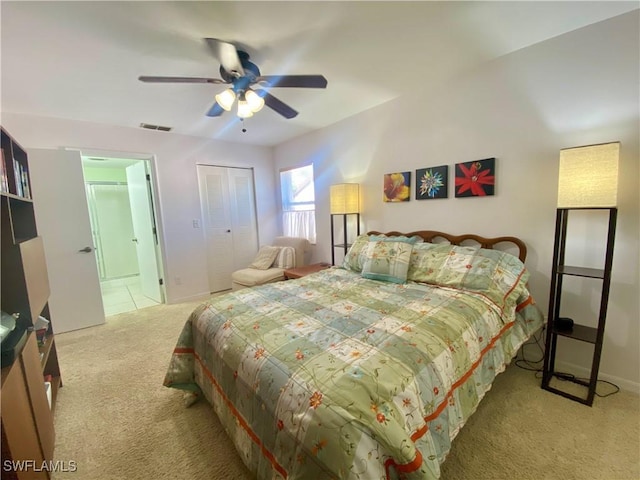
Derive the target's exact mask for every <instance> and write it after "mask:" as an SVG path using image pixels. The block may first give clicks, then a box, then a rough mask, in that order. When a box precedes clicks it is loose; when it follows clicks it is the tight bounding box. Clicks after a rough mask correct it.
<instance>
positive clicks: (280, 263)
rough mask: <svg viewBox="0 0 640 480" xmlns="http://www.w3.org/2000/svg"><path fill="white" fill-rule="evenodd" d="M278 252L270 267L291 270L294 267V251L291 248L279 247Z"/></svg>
mask: <svg viewBox="0 0 640 480" xmlns="http://www.w3.org/2000/svg"><path fill="white" fill-rule="evenodd" d="M279 248H280V251H279V252H278V255H277V256H276V259H275V260H274V261H273V265H271V266H272V267H276V268H293V267H295V266H296V249H295V248H293V247H279Z"/></svg>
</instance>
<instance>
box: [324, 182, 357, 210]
mask: <svg viewBox="0 0 640 480" xmlns="http://www.w3.org/2000/svg"><path fill="white" fill-rule="evenodd" d="M329 202H330V210H331V213H332V214H345V213H359V212H360V189H359V185H358V184H357V183H338V184H337V185H331V187H330V190H329Z"/></svg>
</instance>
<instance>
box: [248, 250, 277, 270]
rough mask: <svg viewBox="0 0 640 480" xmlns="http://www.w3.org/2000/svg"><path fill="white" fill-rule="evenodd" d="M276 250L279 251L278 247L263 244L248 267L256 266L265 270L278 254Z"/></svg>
mask: <svg viewBox="0 0 640 480" xmlns="http://www.w3.org/2000/svg"><path fill="white" fill-rule="evenodd" d="M278 252H280V247H272V246H270V245H263V246H262V247H260V250H259V251H258V254H257V255H256V258H254V259H253V262H251V265H249V267H250V268H257V269H258V270H266V269H267V268H269V267H271V265H272V264H273V261H274V260H275V259H276V257H277V256H278Z"/></svg>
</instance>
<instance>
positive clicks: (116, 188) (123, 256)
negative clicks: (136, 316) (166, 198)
mask: <svg viewBox="0 0 640 480" xmlns="http://www.w3.org/2000/svg"><path fill="white" fill-rule="evenodd" d="M82 167H83V173H84V180H85V188H86V193H87V202H88V205H89V217H90V221H91V231H92V235H93V243H94V245H95V248H96V261H97V263H98V272H99V275H100V287H101V291H102V299H103V304H104V310H105V316H107V317H108V316H110V315H116V314H118V313H124V312H129V311H133V310H138V309H140V308H145V307H150V306H153V305H157V304H159V303H164V291H163V285H162V284H163V282H162V275H161V271H162V270H161V268H160V259H161V258H162V257H161V255H160V244H159V242H158V234H157V228H156V215H155V213H154V201H153V189H152V185H151V169H150V159H140V158H120V157H112V156H103V155H90V156H89V155H86V156H85V155H84V152H83V156H82Z"/></svg>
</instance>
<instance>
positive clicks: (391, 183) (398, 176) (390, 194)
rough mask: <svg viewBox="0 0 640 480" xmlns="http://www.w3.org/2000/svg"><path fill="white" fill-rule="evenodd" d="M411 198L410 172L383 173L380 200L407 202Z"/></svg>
mask: <svg viewBox="0 0 640 480" xmlns="http://www.w3.org/2000/svg"><path fill="white" fill-rule="evenodd" d="M410 198H411V172H398V173H385V175H384V182H383V192H382V200H383V201H385V202H408V201H409V199H410Z"/></svg>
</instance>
